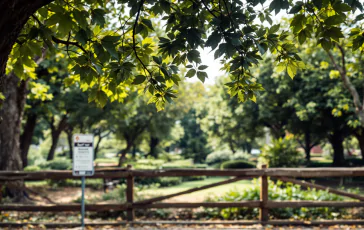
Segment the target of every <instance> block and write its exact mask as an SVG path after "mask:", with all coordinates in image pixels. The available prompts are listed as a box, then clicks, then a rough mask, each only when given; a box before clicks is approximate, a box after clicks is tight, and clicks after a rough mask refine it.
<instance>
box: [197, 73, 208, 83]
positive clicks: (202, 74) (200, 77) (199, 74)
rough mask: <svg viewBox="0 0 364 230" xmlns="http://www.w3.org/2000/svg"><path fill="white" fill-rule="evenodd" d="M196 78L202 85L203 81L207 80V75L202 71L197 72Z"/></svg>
mask: <svg viewBox="0 0 364 230" xmlns="http://www.w3.org/2000/svg"><path fill="white" fill-rule="evenodd" d="M197 77H198V79H200V80H201V81H202V83H204V82H205V79H206V78H207V73H206V72H202V71H198V72H197Z"/></svg>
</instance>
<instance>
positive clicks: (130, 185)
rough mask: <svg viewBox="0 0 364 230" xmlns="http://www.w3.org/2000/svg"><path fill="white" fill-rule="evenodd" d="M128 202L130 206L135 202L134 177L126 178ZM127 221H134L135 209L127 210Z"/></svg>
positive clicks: (129, 168) (129, 166)
mask: <svg viewBox="0 0 364 230" xmlns="http://www.w3.org/2000/svg"><path fill="white" fill-rule="evenodd" d="M131 169H132V166H131V165H128V170H131ZM126 202H127V203H128V204H129V205H133V202H134V177H133V176H131V175H130V176H128V177H127V178H126ZM126 212H127V216H126V218H127V220H128V221H133V220H134V209H133V208H128V209H127V211H126Z"/></svg>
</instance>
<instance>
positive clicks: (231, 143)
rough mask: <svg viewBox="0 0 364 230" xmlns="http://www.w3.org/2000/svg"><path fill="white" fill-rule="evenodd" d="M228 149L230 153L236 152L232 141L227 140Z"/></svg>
mask: <svg viewBox="0 0 364 230" xmlns="http://www.w3.org/2000/svg"><path fill="white" fill-rule="evenodd" d="M229 148H230V150H231V152H233V153H235V152H236V150H235V147H234V143H233V140H229Z"/></svg>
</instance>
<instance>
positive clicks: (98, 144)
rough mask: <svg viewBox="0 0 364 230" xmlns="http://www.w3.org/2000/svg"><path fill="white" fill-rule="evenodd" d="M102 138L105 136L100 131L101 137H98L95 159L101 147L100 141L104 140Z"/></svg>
mask: <svg viewBox="0 0 364 230" xmlns="http://www.w3.org/2000/svg"><path fill="white" fill-rule="evenodd" d="M102 138H103V136H101V133H100V135H99V139H98V141H97V143H96V147H95V159H96V158H97V153H98V151H99V147H100V143H101V141H102Z"/></svg>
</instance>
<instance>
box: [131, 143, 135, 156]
mask: <svg viewBox="0 0 364 230" xmlns="http://www.w3.org/2000/svg"><path fill="white" fill-rule="evenodd" d="M131 154H132V157H133V159H135V157H136V144H134V145H133V150H132V151H131Z"/></svg>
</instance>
